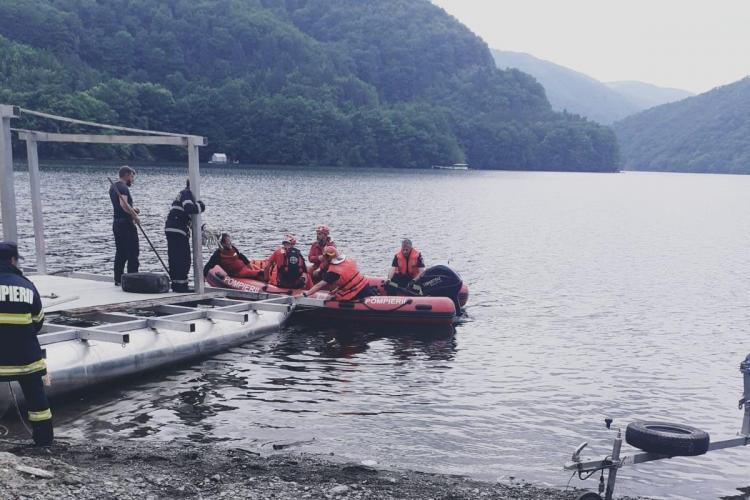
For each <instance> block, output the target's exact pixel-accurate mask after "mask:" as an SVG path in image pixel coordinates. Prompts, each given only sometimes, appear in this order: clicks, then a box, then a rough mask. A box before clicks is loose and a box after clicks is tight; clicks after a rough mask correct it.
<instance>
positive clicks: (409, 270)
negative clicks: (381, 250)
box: [396, 248, 422, 279]
mask: <svg viewBox="0 0 750 500" xmlns="http://www.w3.org/2000/svg"><path fill="white" fill-rule="evenodd" d="M421 255H422V254H421V253H420V252H419V250H417V249H416V248H412V249H411V252H409V259H408V260H407V258H406V257H404V253H403V252H402V251H401V250H399V251H398V252H396V262H398V274H403V275H406V276H409V277H410V278H412V279H414V278H416V277H417V275H418V274H419V268H418V267H417V263H418V262H419V257H420V256H421Z"/></svg>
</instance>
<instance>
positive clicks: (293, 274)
mask: <svg viewBox="0 0 750 500" xmlns="http://www.w3.org/2000/svg"><path fill="white" fill-rule="evenodd" d="M304 272H305V260H304V258H303V257H302V253H301V252H300V251H299V249H297V248H295V247H291V248H289V250H284V263H283V264H282V265H281V267H279V270H278V284H280V285H282V284H294V283H295V282H296V281H297V280H299V278H300V277H301V276H302V274H303V273H304Z"/></svg>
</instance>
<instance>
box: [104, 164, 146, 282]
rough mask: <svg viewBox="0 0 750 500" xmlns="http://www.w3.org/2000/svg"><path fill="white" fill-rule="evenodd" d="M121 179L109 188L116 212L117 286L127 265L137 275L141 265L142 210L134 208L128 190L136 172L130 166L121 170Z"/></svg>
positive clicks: (114, 222)
mask: <svg viewBox="0 0 750 500" xmlns="http://www.w3.org/2000/svg"><path fill="white" fill-rule="evenodd" d="M118 176H119V179H118V180H117V182H115V183H114V184H113V185H112V186H111V187H110V188H109V198H110V200H112V209H113V210H114V221H113V222H112V232H113V233H114V234H115V285H117V286H119V285H120V280H121V278H122V273H123V271H124V270H125V263H126V262H127V264H128V273H137V272H138V267H139V265H140V263H139V262H138V254H139V253H140V248H139V242H138V230H137V228H136V227H135V226H136V224H140V223H141V221H140V219H139V218H138V214H139V213H140V210H138V209H137V208H134V207H133V198H132V197H131V196H130V189H128V188H129V187H130V186H131V185H132V184H133V181H134V180H135V170H133V169H132V168H130V167H128V166H124V167H122V168H120V171H119V174H118Z"/></svg>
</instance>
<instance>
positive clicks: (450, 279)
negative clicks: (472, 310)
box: [414, 265, 464, 314]
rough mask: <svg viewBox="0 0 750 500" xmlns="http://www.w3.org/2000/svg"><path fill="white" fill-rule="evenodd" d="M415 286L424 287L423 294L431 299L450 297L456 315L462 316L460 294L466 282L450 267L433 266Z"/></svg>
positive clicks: (416, 281)
mask: <svg viewBox="0 0 750 500" xmlns="http://www.w3.org/2000/svg"><path fill="white" fill-rule="evenodd" d="M414 283H415V284H417V285H419V286H420V287H422V293H423V294H424V295H427V296H430V297H448V298H449V299H451V300H452V301H453V304H454V305H455V306H456V314H461V303H460V302H459V301H458V292H460V291H461V287H462V286H463V284H464V282H463V281H462V280H461V276H459V275H458V273H457V272H455V271H454V270H453V269H451V268H450V267H448V266H442V265H441V266H433V267H430V268H427V269H426V270H425V272H424V273H423V274H422V276H420V277H419V279H417V280H415V282H414Z"/></svg>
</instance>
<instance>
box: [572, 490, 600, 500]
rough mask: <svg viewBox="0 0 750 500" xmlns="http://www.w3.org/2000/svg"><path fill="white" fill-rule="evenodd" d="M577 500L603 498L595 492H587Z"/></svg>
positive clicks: (598, 499)
mask: <svg viewBox="0 0 750 500" xmlns="http://www.w3.org/2000/svg"><path fill="white" fill-rule="evenodd" d="M576 500H602V496H601V495H600V494H598V493H594V492H593V491H587V492H586V493H583V494H581V495H579V496H578V497H577V498H576Z"/></svg>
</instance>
